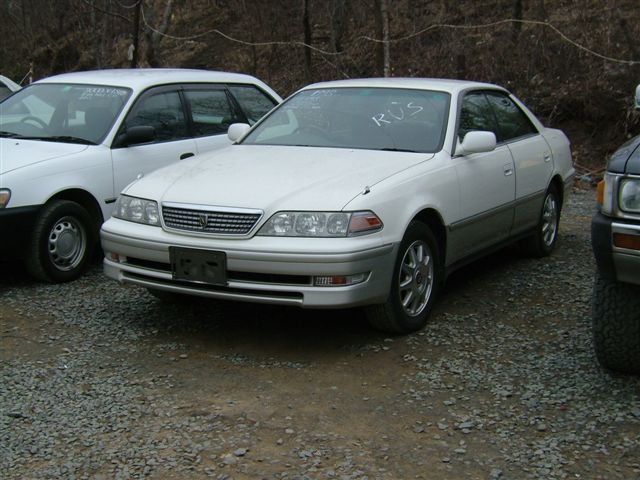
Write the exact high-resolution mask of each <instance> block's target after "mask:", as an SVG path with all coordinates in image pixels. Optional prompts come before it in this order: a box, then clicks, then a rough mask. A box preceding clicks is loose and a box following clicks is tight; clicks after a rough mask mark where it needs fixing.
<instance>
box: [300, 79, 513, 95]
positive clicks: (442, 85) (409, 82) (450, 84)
mask: <svg viewBox="0 0 640 480" xmlns="http://www.w3.org/2000/svg"><path fill="white" fill-rule="evenodd" d="M348 87H374V88H414V89H421V90H437V91H444V92H449V93H451V94H456V93H459V92H461V91H463V90H469V89H493V90H502V91H506V90H505V89H504V88H502V87H500V86H498V85H494V84H492V83H482V82H474V81H470V80H453V79H447V78H416V77H410V78H401V77H390V78H357V79H349V80H336V81H331V82H320V83H314V84H311V85H308V86H306V87H304V88H303V89H302V90H307V89H316V88H348Z"/></svg>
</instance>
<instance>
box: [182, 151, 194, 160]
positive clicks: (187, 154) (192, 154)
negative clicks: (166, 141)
mask: <svg viewBox="0 0 640 480" xmlns="http://www.w3.org/2000/svg"><path fill="white" fill-rule="evenodd" d="M194 155H195V153H192V152H187V153H183V154H182V155H180V160H184V159H185V158H189V157H193V156H194Z"/></svg>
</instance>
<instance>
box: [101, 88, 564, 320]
mask: <svg viewBox="0 0 640 480" xmlns="http://www.w3.org/2000/svg"><path fill="white" fill-rule="evenodd" d="M229 137H230V138H231V139H232V140H234V141H235V144H234V145H231V146H229V147H227V148H225V149H222V150H219V151H217V152H214V153H211V154H207V155H203V156H200V157H198V158H194V159H190V160H187V161H184V162H181V163H180V164H178V165H174V166H171V167H168V168H164V169H161V170H159V171H157V172H155V173H154V174H151V175H148V176H147V177H145V178H143V179H141V180H139V181H138V182H135V183H134V184H132V185H130V186H129V187H127V188H126V189H125V190H124V191H123V192H122V194H121V195H120V197H119V198H118V201H117V205H116V209H115V211H114V216H113V218H111V219H110V220H109V221H107V222H106V223H105V224H104V225H103V227H102V232H101V238H102V246H103V249H104V252H105V260H104V269H105V272H106V274H107V275H108V276H109V277H111V278H114V279H116V280H119V281H120V282H124V283H131V284H137V285H142V286H144V287H146V288H148V289H149V290H150V291H151V292H152V293H154V294H156V295H158V296H161V297H164V298H171V296H174V295H173V294H190V295H199V296H203V297H212V298H220V299H233V300H244V301H252V302H264V303H274V304H284V305H298V306H301V307H311V308H337V307H352V306H365V307H366V310H367V312H368V318H370V321H371V323H372V325H373V326H375V327H376V328H380V329H383V330H386V331H392V332H409V331H413V330H416V329H419V328H421V327H422V326H423V325H424V324H425V322H426V319H427V316H428V314H429V311H430V310H431V307H432V305H433V302H434V299H435V298H436V295H437V293H438V290H439V288H440V287H441V286H442V284H443V282H444V279H445V278H446V275H447V274H448V273H450V272H451V271H452V270H454V269H455V268H458V267H459V266H461V265H463V264H465V263H467V262H469V261H471V260H473V259H476V258H478V257H479V256H481V255H483V254H486V253H488V252H491V251H494V250H496V249H497V248H499V247H501V246H503V245H505V244H507V243H510V242H514V241H518V240H519V241H521V244H522V246H523V247H524V248H525V249H526V250H527V251H528V252H529V253H531V254H533V255H535V256H543V255H548V254H549V253H551V251H552V250H553V248H554V245H555V243H556V239H557V235H558V224H559V218H560V210H561V206H562V202H563V199H564V198H565V193H566V192H567V190H568V188H569V187H570V185H571V184H572V181H573V176H574V169H573V167H572V160H571V152H570V148H569V141H568V140H567V138H566V136H565V135H564V134H563V133H562V132H561V131H559V130H554V129H549V128H545V127H544V126H543V125H542V124H541V123H540V121H538V119H537V118H536V117H535V116H534V115H533V114H532V113H531V112H530V111H529V110H528V109H527V108H526V107H525V106H524V105H523V104H522V103H521V102H520V101H519V100H517V99H516V98H515V97H514V96H513V95H510V94H509V92H507V91H506V90H505V89H503V88H501V87H498V86H496V85H490V84H483V83H475V82H466V81H455V80H433V79H418V78H410V79H400V78H394V79H364V80H345V81H336V82H326V83H318V84H314V85H310V86H308V87H306V88H303V89H302V90H300V91H298V92H297V93H295V94H294V95H292V96H291V97H290V98H289V99H288V100H287V101H285V102H284V103H283V104H281V105H280V106H279V107H278V108H276V109H275V110H273V111H272V112H271V113H270V114H269V115H268V116H266V117H265V118H264V119H263V120H261V121H260V122H258V123H257V124H256V125H254V126H253V127H252V128H251V129H249V126H247V125H240V124H236V125H232V126H231V128H230V129H229Z"/></svg>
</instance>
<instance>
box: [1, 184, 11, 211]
mask: <svg viewBox="0 0 640 480" xmlns="http://www.w3.org/2000/svg"><path fill="white" fill-rule="evenodd" d="M10 198H11V190H9V189H8V188H0V208H4V207H6V206H7V203H9V199H10Z"/></svg>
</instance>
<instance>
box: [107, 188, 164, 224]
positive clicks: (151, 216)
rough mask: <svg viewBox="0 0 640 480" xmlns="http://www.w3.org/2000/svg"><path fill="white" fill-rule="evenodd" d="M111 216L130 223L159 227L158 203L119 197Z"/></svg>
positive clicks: (125, 196) (123, 196) (127, 196)
mask: <svg viewBox="0 0 640 480" xmlns="http://www.w3.org/2000/svg"><path fill="white" fill-rule="evenodd" d="M113 216H114V217H116V218H120V219H122V220H129V221H130V222H136V223H144V224H147V225H155V226H160V211H159V210H158V203H157V202H155V201H153V200H146V199H144V198H138V197H130V196H129V195H120V196H119V197H118V200H117V201H116V208H115V210H114V212H113Z"/></svg>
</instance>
